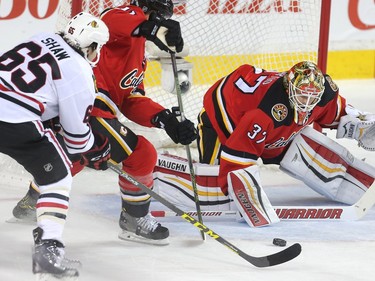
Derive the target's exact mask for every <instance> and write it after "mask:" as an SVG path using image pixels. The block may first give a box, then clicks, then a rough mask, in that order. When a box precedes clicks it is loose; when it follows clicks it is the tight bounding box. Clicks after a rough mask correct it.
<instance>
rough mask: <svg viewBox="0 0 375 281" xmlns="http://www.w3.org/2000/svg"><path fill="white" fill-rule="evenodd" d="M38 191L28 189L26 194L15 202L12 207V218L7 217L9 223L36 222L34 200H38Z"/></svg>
mask: <svg viewBox="0 0 375 281" xmlns="http://www.w3.org/2000/svg"><path fill="white" fill-rule="evenodd" d="M38 197H39V193H37V192H36V191H34V192H32V191H31V190H29V191H28V192H27V193H26V195H25V196H24V197H23V198H22V199H21V200H20V201H19V202H18V203H17V205H16V206H15V207H14V209H13V216H14V217H12V218H10V219H8V220H7V222H9V223H25V224H35V223H36V202H37V200H38Z"/></svg>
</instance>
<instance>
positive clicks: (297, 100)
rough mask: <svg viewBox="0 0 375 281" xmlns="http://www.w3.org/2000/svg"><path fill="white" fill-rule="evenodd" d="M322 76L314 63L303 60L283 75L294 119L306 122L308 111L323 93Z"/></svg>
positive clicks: (301, 122) (299, 122) (302, 123)
mask: <svg viewBox="0 0 375 281" xmlns="http://www.w3.org/2000/svg"><path fill="white" fill-rule="evenodd" d="M324 81H325V79H324V76H323V73H322V71H321V70H320V69H319V68H318V67H317V65H316V64H314V63H312V62H309V61H303V62H300V63H297V64H296V65H294V66H293V67H292V68H291V69H290V70H289V71H288V72H287V73H286V75H285V76H284V82H285V86H286V89H287V92H288V95H289V101H290V104H291V106H292V108H293V109H294V121H295V122H296V123H297V124H298V125H304V124H306V122H307V120H308V118H309V114H310V111H312V110H313V108H314V107H315V106H316V105H317V104H318V103H319V101H320V100H321V98H322V95H323V93H324Z"/></svg>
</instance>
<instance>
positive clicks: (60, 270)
mask: <svg viewBox="0 0 375 281" xmlns="http://www.w3.org/2000/svg"><path fill="white" fill-rule="evenodd" d="M108 38H109V33H108V28H107V26H106V25H105V24H104V22H102V21H101V20H100V19H98V18H96V17H93V16H91V15H89V14H87V13H80V14H78V15H76V16H75V17H74V18H73V19H72V20H71V21H70V22H69V23H68V25H67V27H66V29H65V31H64V32H62V33H60V34H54V33H40V34H37V35H35V36H33V37H31V38H30V39H28V40H26V41H24V42H22V43H20V44H19V45H17V46H16V47H14V48H13V49H11V50H9V51H7V52H5V53H3V54H0V107H1V110H0V131H1V132H2V137H1V138H0V152H1V153H4V154H7V155H9V156H10V157H12V158H13V159H15V160H16V161H17V162H18V163H20V164H21V165H22V166H23V167H24V168H25V169H26V170H27V171H28V172H29V173H30V174H31V175H33V177H34V180H35V182H36V183H37V184H38V186H39V188H40V196H39V198H38V201H37V206H36V207H37V225H38V227H37V228H36V229H34V230H33V235H34V241H35V246H34V250H33V256H32V259H33V272H34V273H42V274H45V273H46V274H53V275H55V276H56V277H58V278H61V277H65V276H78V270H77V268H76V265H77V264H72V263H69V262H68V260H67V259H65V257H64V251H63V248H64V245H63V240H62V234H63V230H64V225H65V220H66V215H67V211H68V207H69V194H70V190H71V185H72V175H71V171H70V168H71V165H72V163H71V161H70V160H69V158H68V157H67V155H66V153H65V152H64V151H63V150H62V148H61V146H60V145H59V143H58V141H57V140H56V137H55V135H54V133H53V132H52V131H51V130H50V129H48V128H45V127H44V126H43V123H42V122H43V121H45V120H48V119H51V118H53V117H56V116H59V118H60V124H61V126H62V131H63V138H64V142H65V145H66V148H67V150H68V152H69V153H71V154H79V155H81V162H82V163H84V164H85V165H87V166H89V167H91V168H94V169H98V170H105V169H106V168H107V165H106V161H107V160H108V159H109V157H110V145H109V143H108V140H107V138H105V137H103V136H101V135H98V134H95V135H94V134H93V133H92V131H91V128H90V126H89V125H88V119H89V116H90V112H91V110H92V106H93V102H94V98H95V92H96V90H95V82H94V79H93V72H92V68H91V65H93V64H95V63H96V62H97V61H98V60H99V51H100V49H101V47H102V46H103V44H105V43H106V42H107V41H108ZM90 64H91V65H90Z"/></svg>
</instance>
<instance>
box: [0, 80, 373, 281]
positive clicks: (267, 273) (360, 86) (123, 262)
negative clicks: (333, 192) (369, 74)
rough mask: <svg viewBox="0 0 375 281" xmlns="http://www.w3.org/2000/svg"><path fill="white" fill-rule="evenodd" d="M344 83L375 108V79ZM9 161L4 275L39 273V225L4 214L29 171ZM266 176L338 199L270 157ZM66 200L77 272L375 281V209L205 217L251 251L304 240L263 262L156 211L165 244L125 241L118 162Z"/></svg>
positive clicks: (103, 278)
mask: <svg viewBox="0 0 375 281" xmlns="http://www.w3.org/2000/svg"><path fill="white" fill-rule="evenodd" d="M338 83H339V86H340V89H341V93H342V95H344V96H345V97H347V99H348V100H349V101H350V103H351V104H353V105H354V106H356V107H358V108H361V109H363V110H367V111H370V112H375V80H358V81H353V80H352V81H339V82H338ZM329 135H331V132H329ZM332 136H333V135H332ZM340 143H342V144H344V145H345V146H346V147H348V148H350V150H351V152H352V153H353V154H354V155H355V156H357V157H358V158H360V159H362V158H366V161H367V162H368V163H370V164H372V165H375V157H374V156H375V152H366V151H364V150H362V149H359V148H358V147H357V146H356V145H355V143H354V142H352V141H349V140H345V141H340ZM11 168H12V169H11V171H12V170H13V171H15V172H16V173H15V174H14V173H12V172H11V171H10V172H9V170H8V169H3V167H2V171H1V172H0V181H1V182H0V188H1V193H0V202H1V203H0V206H1V207H0V208H1V211H0V246H1V251H0V280H4V281H13V280H16V281H21V280H22V281H26V280H34V276H33V275H32V273H31V247H32V235H31V232H32V229H33V228H34V226H32V225H20V224H10V223H6V222H5V221H6V220H7V219H8V218H10V217H11V212H12V209H13V207H14V206H15V204H16V202H17V201H18V200H19V199H20V198H21V197H22V196H23V195H24V194H25V192H26V190H27V186H28V179H29V178H28V176H27V174H26V175H25V174H21V172H20V171H19V170H18V169H17V168H14V169H13V167H11ZM261 176H262V180H263V185H264V188H265V190H266V193H267V194H268V195H269V197H270V200H271V202H272V203H274V204H277V205H281V204H283V203H284V204H285V205H298V204H300V205H303V204H310V205H313V204H316V205H326V204H333V203H332V202H329V201H328V200H326V199H324V198H322V197H321V196H319V195H318V194H316V193H315V192H313V191H311V190H310V189H308V188H307V187H305V186H304V185H302V184H300V183H299V182H298V181H296V180H294V179H292V178H290V177H289V176H287V175H285V174H283V173H282V172H280V171H278V170H277V169H275V168H273V167H272V166H271V167H269V168H267V169H264V171H263V173H262V174H261ZM70 202H71V208H70V211H69V215H68V221H67V224H66V229H65V233H64V239H65V243H66V245H67V248H66V253H67V254H66V255H67V257H69V258H75V259H79V260H80V261H81V262H82V264H83V268H82V269H81V277H80V279H79V280H81V281H85V280H87V281H89V280H90V281H97V280H99V281H107V280H108V281H120V280H121V281H125V280H131V281H174V280H178V281H200V280H202V281H203V280H204V281H228V280H238V281H242V280H263V281H268V280H269V281H271V280H272V281H274V280H275V281H281V280H285V281H297V280H298V281H301V280H303V281H310V280H311V281H313V280H314V281H316V280H323V281H328V280H329V281H331V280H332V281H339V280H340V281H361V280H366V281H370V280H374V277H373V276H374V273H373V268H372V267H373V266H374V264H375V208H373V209H372V210H371V211H370V212H369V213H368V214H367V215H366V216H365V217H364V218H363V219H362V220H360V221H355V222H338V221H324V222H317V221H315V222H314V221H308V222H304V221H282V222H280V223H279V224H275V225H274V226H270V227H265V228H257V229H251V228H249V227H248V226H247V225H246V224H244V223H237V222H236V221H235V220H234V219H233V218H221V219H219V218H209V219H208V218H207V219H205V221H204V222H205V224H206V225H207V226H208V227H209V228H211V229H212V230H214V231H215V232H217V233H218V234H219V235H221V236H222V237H223V238H224V239H226V240H228V241H229V242H231V243H233V244H234V245H235V246H236V247H238V248H239V249H241V250H242V251H244V252H245V253H248V254H250V255H254V256H261V255H268V254H271V253H274V252H277V251H280V250H281V249H283V248H281V247H277V246H274V245H272V239H273V238H274V237H280V238H283V239H285V240H287V241H288V245H292V243H295V242H299V243H301V245H302V253H301V255H300V256H299V257H297V258H296V259H295V260H293V261H290V262H288V263H285V264H283V265H279V266H276V267H272V268H263V269H258V268H255V267H254V266H252V265H251V264H249V263H247V262H246V261H245V260H243V259H242V258H241V257H239V256H238V255H237V254H236V253H234V252H232V251H231V250H229V249H228V248H226V247H225V246H223V245H222V244H220V243H219V242H217V241H215V240H214V239H212V238H210V237H207V240H206V241H205V242H202V240H201V237H200V234H199V231H198V230H197V229H196V228H195V227H194V226H192V225H191V224H189V223H187V222H185V221H183V220H182V219H181V218H179V217H168V218H162V219H160V221H161V222H162V223H163V225H165V226H167V227H168V228H169V229H170V233H171V237H170V241H171V243H170V245H168V246H152V245H143V244H137V243H132V242H126V241H121V240H119V239H118V238H117V234H118V231H119V227H118V222H117V220H118V217H119V212H120V196H119V192H118V187H117V175H116V174H114V173H113V172H112V171H105V172H96V171H90V170H84V171H83V172H82V173H80V174H79V175H77V176H76V177H75V179H74V185H73V191H72V194H71V201H70ZM163 208H164V207H163V206H162V205H161V204H160V203H158V202H153V203H152V209H154V210H160V209H163Z"/></svg>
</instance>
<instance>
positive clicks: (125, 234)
mask: <svg viewBox="0 0 375 281" xmlns="http://www.w3.org/2000/svg"><path fill="white" fill-rule="evenodd" d="M118 238H120V239H121V240H126V241H132V242H137V243H143V244H151V245H157V246H165V245H168V244H169V238H168V237H167V238H165V239H160V240H153V239H147V238H144V237H142V236H139V235H136V234H134V233H133V232H129V231H126V230H122V231H120V233H119V235H118Z"/></svg>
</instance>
